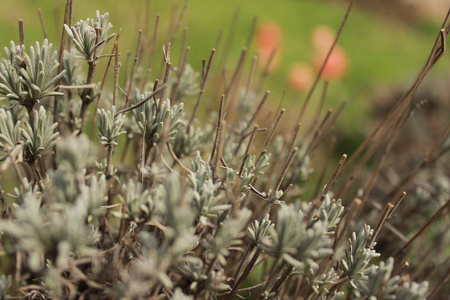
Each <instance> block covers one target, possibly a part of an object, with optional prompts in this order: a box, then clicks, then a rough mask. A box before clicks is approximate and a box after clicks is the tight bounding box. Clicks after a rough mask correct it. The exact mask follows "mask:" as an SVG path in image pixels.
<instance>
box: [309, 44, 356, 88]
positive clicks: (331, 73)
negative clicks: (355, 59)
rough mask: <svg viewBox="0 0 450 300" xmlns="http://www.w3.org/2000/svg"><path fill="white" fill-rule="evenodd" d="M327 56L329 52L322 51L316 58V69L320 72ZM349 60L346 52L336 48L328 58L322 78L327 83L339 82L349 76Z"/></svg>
mask: <svg viewBox="0 0 450 300" xmlns="http://www.w3.org/2000/svg"><path fill="white" fill-rule="evenodd" d="M326 56H327V51H321V52H318V53H317V54H316V56H315V57H314V68H315V69H316V71H317V72H318V71H319V70H320V68H321V67H322V64H323V62H324V60H325V58H326ZM347 71H348V59H347V55H346V54H345V52H344V50H343V49H342V48H341V47H339V46H336V47H335V48H334V50H333V52H332V53H331V55H330V57H329V58H328V61H327V63H326V64H325V68H324V69H323V72H322V78H323V79H325V80H327V81H333V80H339V79H341V78H342V77H344V76H345V75H346V74H347Z"/></svg>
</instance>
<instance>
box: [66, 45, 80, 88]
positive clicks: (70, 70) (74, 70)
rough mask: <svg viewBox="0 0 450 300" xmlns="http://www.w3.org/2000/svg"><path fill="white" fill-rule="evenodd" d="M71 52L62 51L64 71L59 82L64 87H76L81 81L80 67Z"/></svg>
mask: <svg viewBox="0 0 450 300" xmlns="http://www.w3.org/2000/svg"><path fill="white" fill-rule="evenodd" d="M79 61H80V60H78V59H76V58H75V57H74V56H73V55H72V52H69V51H67V50H64V57H63V69H64V70H65V71H66V72H65V73H64V76H63V77H62V78H61V82H62V83H63V84H65V85H78V84H79V83H80V82H81V81H82V80H81V66H80V64H79Z"/></svg>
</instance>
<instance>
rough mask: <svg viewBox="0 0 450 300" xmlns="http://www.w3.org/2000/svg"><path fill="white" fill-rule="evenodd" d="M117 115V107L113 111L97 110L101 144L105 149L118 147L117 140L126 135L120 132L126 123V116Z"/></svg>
mask: <svg viewBox="0 0 450 300" xmlns="http://www.w3.org/2000/svg"><path fill="white" fill-rule="evenodd" d="M115 114H116V107H115V106H113V107H112V109H111V110H108V111H106V110H104V109H99V110H97V116H98V123H97V129H98V135H99V136H100V143H101V144H102V145H103V146H105V147H111V146H117V142H116V141H117V138H118V137H119V136H120V135H121V134H123V133H125V131H120V130H121V129H122V126H123V122H124V118H125V116H124V115H118V116H115Z"/></svg>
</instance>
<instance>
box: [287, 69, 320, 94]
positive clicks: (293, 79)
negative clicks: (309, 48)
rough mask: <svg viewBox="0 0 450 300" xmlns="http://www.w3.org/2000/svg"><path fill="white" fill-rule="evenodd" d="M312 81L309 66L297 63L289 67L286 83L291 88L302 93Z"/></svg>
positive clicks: (312, 76) (312, 77)
mask: <svg viewBox="0 0 450 300" xmlns="http://www.w3.org/2000/svg"><path fill="white" fill-rule="evenodd" d="M313 79H314V74H313V70H312V68H311V67H310V66H308V65H306V64H302V63H297V64H295V65H293V66H292V67H291V69H290V70H289V75H288V82H289V85H290V86H291V88H293V89H294V90H296V91H299V92H302V91H304V90H307V89H308V88H309V87H310V86H311V84H312V82H313Z"/></svg>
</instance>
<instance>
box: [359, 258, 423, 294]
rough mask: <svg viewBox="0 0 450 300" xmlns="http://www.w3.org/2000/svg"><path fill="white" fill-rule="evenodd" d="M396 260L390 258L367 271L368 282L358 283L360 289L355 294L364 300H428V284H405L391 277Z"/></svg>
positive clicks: (398, 278)
mask: <svg viewBox="0 0 450 300" xmlns="http://www.w3.org/2000/svg"><path fill="white" fill-rule="evenodd" d="M393 267H394V259H393V258H392V257H390V258H389V259H388V260H387V261H386V262H383V261H382V262H380V263H379V265H378V266H371V267H370V268H368V269H367V271H366V276H367V280H359V281H357V287H358V289H357V290H356V291H355V294H356V296H357V297H358V298H364V299H380V300H391V299H411V300H413V299H414V300H422V299H426V294H427V290H428V282H423V283H420V284H418V283H415V282H406V283H405V284H403V282H402V280H401V279H400V277H399V276H394V277H391V275H392V269H393Z"/></svg>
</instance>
